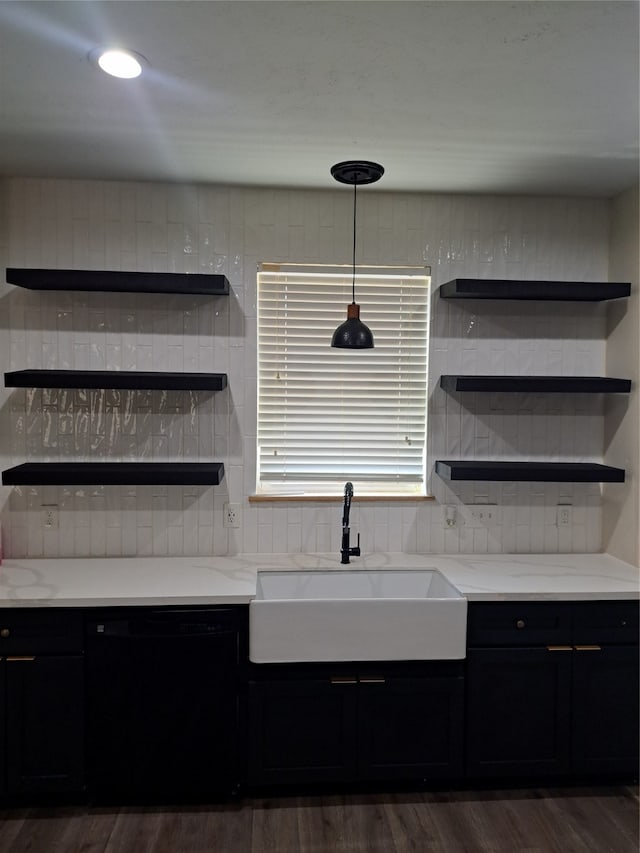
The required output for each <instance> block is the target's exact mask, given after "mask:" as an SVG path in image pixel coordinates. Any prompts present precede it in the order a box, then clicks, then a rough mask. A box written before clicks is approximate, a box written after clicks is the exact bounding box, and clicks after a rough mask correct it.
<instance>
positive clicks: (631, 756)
mask: <svg viewBox="0 0 640 853" xmlns="http://www.w3.org/2000/svg"><path fill="white" fill-rule="evenodd" d="M572 657H573V685H574V691H573V726H572V738H573V764H574V769H575V771H576V772H579V773H593V774H595V773H623V774H627V773H629V774H632V775H637V771H638V688H639V684H638V680H639V679H638V663H639V661H638V647H637V646H608V647H603V648H599V647H598V646H587V647H585V648H581V647H580V646H577V647H576V651H575V652H574V653H573V656H572Z"/></svg>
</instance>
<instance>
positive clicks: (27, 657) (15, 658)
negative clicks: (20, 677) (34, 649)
mask: <svg viewBox="0 0 640 853" xmlns="http://www.w3.org/2000/svg"><path fill="white" fill-rule="evenodd" d="M35 659H36V656H35V655H11V657H8V658H7V663H10V662H12V661H29V660H35Z"/></svg>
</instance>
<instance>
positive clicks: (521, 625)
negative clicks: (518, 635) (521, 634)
mask: <svg viewBox="0 0 640 853" xmlns="http://www.w3.org/2000/svg"><path fill="white" fill-rule="evenodd" d="M526 624H527V623H526V622H525V621H524V619H518V621H517V622H516V628H524V627H525V625H526Z"/></svg>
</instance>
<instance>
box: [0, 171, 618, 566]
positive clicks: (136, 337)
mask: <svg viewBox="0 0 640 853" xmlns="http://www.w3.org/2000/svg"><path fill="white" fill-rule="evenodd" d="M351 205H352V198H351V193H350V192H349V191H347V189H346V188H345V189H330V190H327V191H324V192H323V191H297V190H270V189H258V188H255V189H253V188H231V187H217V186H206V185H201V186H180V185H171V184H153V183H129V182H100V181H82V180H50V179H43V180H40V179H9V180H6V181H4V182H3V183H2V184H1V185H0V207H1V210H0V261H1V262H2V265H3V267H4V266H17V267H54V268H55V267H57V268H78V269H112V270H120V269H121V270H140V271H159V272H164V271H168V272H215V273H224V274H225V275H226V276H227V277H228V278H229V281H230V283H231V289H232V292H231V295H230V296H229V297H228V298H225V297H214V298H209V297H196V296H188V295H184V296H180V295H176V296H162V295H155V294H124V295H119V294H112V293H93V294H87V293H66V292H38V291H29V290H24V289H22V288H17V287H12V286H10V285H6V284H4V281H3V282H2V284H0V288H1V290H0V324H1V329H2V342H1V344H0V363H1V367H2V370H3V371H4V370H19V369H23V368H59V369H68V368H77V369H108V370H131V369H137V370H151V369H156V370H176V371H214V372H226V373H227V374H228V376H229V387H228V389H227V390H226V391H223V392H219V393H217V394H210V393H204V392H194V393H186V392H140V391H118V392H116V391H111V390H99V391H68V390H42V389H26V390H24V389H2V391H1V392H0V393H1V396H0V402H1V404H2V405H1V407H0V425H1V426H2V434H1V437H0V456H1V458H2V465H3V468H4V467H9V466H11V465H17V464H20V463H21V462H23V461H26V460H30V461H36V460H38V461H45V460H68V459H78V460H87V459H105V460H106V459H109V460H134V459H138V460H156V461H164V460H174V461H175V460H183V461H193V460H199V461H209V460H220V461H223V462H224V464H225V468H226V478H225V480H224V482H223V484H221V485H220V486H218V487H214V488H196V487H184V488H178V487H166V486H163V485H162V484H158V485H157V486H144V487H135V488H134V487H131V488H129V487H105V486H99V485H96V486H95V487H91V488H87V487H75V488H58V487H41V488H14V489H8V488H6V487H5V488H3V489H2V490H1V491H0V504H1V506H2V509H1V512H0V520H1V523H2V529H3V537H4V551H5V555H8V556H14V557H20V556H26V555H28V556H33V557H36V556H50V557H54V556H62V557H65V556H69V557H73V556H86V555H91V556H106V555H109V556H118V555H138V556H152V555H161V556H164V555H211V554H214V555H224V554H234V553H238V552H243V551H244V552H256V551H258V552H283V551H284V552H301V551H310V552H314V551H336V552H337V550H338V549H339V539H340V524H339V520H340V507H339V504H338V503H336V504H332V503H329V504H321V503H317V504H316V503H297V504H296V503H295V502H292V503H284V504H279V503H278V504H265V503H261V504H249V503H248V496H249V495H251V494H252V493H253V491H254V485H255V443H256V438H255V436H256V415H255V399H256V265H257V264H258V263H259V262H260V261H265V260H266V261H292V262H295V261H298V262H312V263H325V262H326V263H349V262H350V260H351V240H352V231H351V228H352V221H351V215H352V207H351ZM359 213H360V216H359V223H358V260H359V261H360V262H362V263H367V264H375V263H381V264H412V265H414V264H427V265H430V266H431V268H432V284H433V295H432V315H431V322H432V328H431V348H430V368H429V373H430V395H429V459H430V461H429V472H430V474H429V491H430V493H431V494H432V495H434V497H435V500H434V501H430V502H420V503H415V504H414V503H409V504H394V503H391V502H389V503H386V502H383V503H376V504H371V503H361V504H359V503H357V502H356V503H354V507H353V512H352V527H353V529H354V530H359V531H360V533H361V538H362V546H363V551H364V552H368V551H373V550H376V551H407V552H418V553H458V552H462V553H466V552H479V553H487V552H489V553H492V552H571V551H573V552H583V551H598V550H599V549H600V544H601V501H600V486H599V485H598V484H545V483H525V484H520V483H484V482H477V483H463V484H451V483H447V482H445V481H443V480H441V479H440V478H439V477H438V476H436V475H435V474H433V472H432V469H433V460H434V459H436V458H438V457H440V458H442V457H444V458H456V457H460V458H462V457H465V458H496V459H498V458H511V459H532V458H534V459H550V460H570V461H574V460H578V461H581V460H599V459H600V458H601V455H602V447H603V412H602V401H601V400H600V399H599V398H598V397H589V396H587V395H576V396H575V397H574V396H562V395H557V396H554V395H542V394H515V395H507V394H470V395H469V394H465V395H462V394H458V395H456V394H447V393H446V392H444V391H442V390H441V389H440V388H439V386H438V380H439V376H440V374H442V373H458V372H460V373H472V374H473V373H484V372H488V373H498V374H501V373H506V374H513V373H516V374H528V373H543V374H544V373H549V374H551V373H553V374H561V375H571V374H578V375H598V374H602V373H603V372H604V334H605V318H606V310H607V308H606V303H588V304H581V303H574V304H570V303H556V304H553V303H533V302H531V303H513V302H512V303H507V302H484V303H481V302H475V303H471V302H450V301H445V300H440V299H439V297H438V294H437V287H438V285H439V284H441V283H443V282H445V281H448V280H449V279H451V278H455V277H479V278H524V279H535V278H541V279H564V280H593V281H597V280H603V281H605V280H606V276H607V268H608V225H609V205H608V202H607V201H606V200H601V199H565V198H509V197H483V196H454V195H451V196H448V195H425V194H401V193H384V192H380V191H374V190H369V189H368V190H366V191H365V192H363V198H362V201H361V203H360V205H359ZM356 492H357V484H356ZM229 500H230V501H232V502H234V503H239V504H240V505H241V526H240V528H239V529H237V530H230V529H227V528H225V527H224V526H223V518H222V517H223V504H224V503H225V502H226V501H229ZM487 502H488V503H495V504H497V506H498V523H497V524H496V525H495V526H494V527H491V528H485V527H477V526H474V525H473V524H472V521H471V516H470V511H469V504H472V503H487ZM559 503H571V504H572V506H573V511H572V522H571V524H570V525H569V526H568V527H558V526H557V525H556V506H557V504H559ZM43 504H55V505H57V506H58V507H59V513H58V515H59V526H58V528H57V529H54V530H49V531H45V530H44V529H43V526H42V523H41V506H42V505H43ZM445 505H454V506H456V508H457V520H458V523H457V525H456V526H455V527H454V528H448V527H446V525H445V523H444V509H443V507H444V506H445Z"/></svg>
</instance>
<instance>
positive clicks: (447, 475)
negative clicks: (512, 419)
mask: <svg viewBox="0 0 640 853" xmlns="http://www.w3.org/2000/svg"><path fill="white" fill-rule="evenodd" d="M436 474H439V475H440V476H441V477H442V478H444V479H446V480H496V481H497V480H500V481H516V482H546V483H624V476H625V472H624V469H622V468H612V467H611V466H609V465H599V464H596V463H592V462H519V461H513V462H510V461H502V462H488V461H483V462H479V461H469V462H467V461H464V460H458V459H456V460H448V459H447V460H445V459H439V460H438V461H437V462H436Z"/></svg>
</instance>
